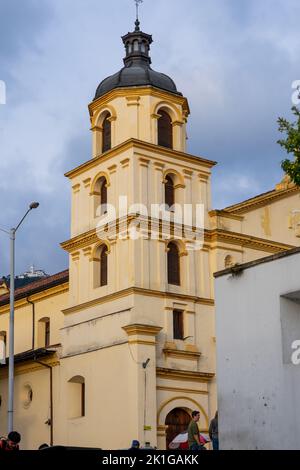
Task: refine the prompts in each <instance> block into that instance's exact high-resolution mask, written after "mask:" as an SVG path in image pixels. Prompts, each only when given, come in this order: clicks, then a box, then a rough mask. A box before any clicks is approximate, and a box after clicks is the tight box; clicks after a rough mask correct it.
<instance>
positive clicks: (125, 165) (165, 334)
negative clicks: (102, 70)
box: [61, 19, 214, 448]
mask: <svg viewBox="0 0 300 470" xmlns="http://www.w3.org/2000/svg"><path fill="white" fill-rule="evenodd" d="M122 40H123V43H124V47H125V58H124V66H123V67H122V68H121V70H119V71H118V72H117V73H115V74H114V75H112V76H110V77H108V78H106V79H104V80H103V81H102V82H101V83H100V85H99V86H98V88H97V90H96V94H95V97H94V99H93V101H92V103H91V104H90V105H89V114H90V121H91V132H92V142H93V145H92V156H91V158H90V159H89V160H88V161H86V162H84V163H82V164H81V165H80V166H78V167H77V168H75V169H73V170H71V171H69V172H68V173H67V174H66V176H67V177H68V178H69V180H70V182H71V187H72V209H71V210H72V212H71V238H70V239H69V240H68V241H66V242H64V243H62V247H63V249H65V250H66V251H67V252H68V253H69V260H70V287H69V306H68V308H67V309H66V310H65V311H64V314H65V327H64V328H63V330H62V336H63V338H62V344H63V351H62V371H63V372H62V373H63V374H64V378H65V381H68V380H69V378H70V377H74V376H75V377H77V376H80V377H83V378H84V381H85V396H86V401H87V404H86V416H85V417H84V418H83V419H82V421H78V422H77V423H76V426H75V424H74V422H71V421H70V420H68V419H67V417H66V421H65V422H66V429H65V430H64V432H66V434H68V435H70V436H73V441H72V442H76V438H77V437H76V436H78V434H79V435H80V436H81V437H82V436H85V435H88V436H89V441H88V442H89V446H91V444H92V442H91V441H93V440H94V441H95V442H94V445H95V446H98V447H99V446H100V447H102V448H107V446H110V445H111V442H112V440H113V441H114V442H115V444H116V448H124V447H126V446H128V444H129V442H130V439H132V438H136V439H139V440H140V441H141V442H150V443H151V444H152V445H158V446H159V447H160V448H164V447H165V446H166V439H167V436H166V425H165V419H164V418H163V414H162V415H161V416H160V417H158V412H159V410H162V409H163V408H162V406H163V403H164V402H166V401H168V400H169V399H172V395H170V393H169V392H168V390H169V389H170V388H172V387H170V381H171V382H172V380H175V383H176V382H177V384H176V387H177V388H178V390H184V389H185V388H187V389H188V388H189V389H191V386H190V384H189V382H187V378H188V377H190V378H191V380H193V377H199V380H200V382H199V384H200V385H201V386H200V385H199V387H200V388H201V387H204V388H205V387H207V382H208V380H210V378H209V377H210V375H209V370H211V368H212V364H211V362H210V359H209V358H204V359H203V360H202V359H201V344H200V339H199V335H198V330H197V328H198V327H199V326H201V324H202V323H201V321H202V320H201V318H200V319H199V318H198V315H200V313H199V312H200V308H202V304H201V299H203V298H209V297H211V292H210V285H209V284H208V283H207V282H205V281H204V278H203V276H202V272H203V270H205V269H207V267H208V264H209V261H208V253H207V252H206V251H193V250H189V247H190V246H191V243H192V242H191V240H190V239H189V238H190V237H189V235H186V234H185V236H184V237H179V236H178V234H177V236H175V232H176V227H175V228H174V223H173V229H172V231H171V234H170V236H169V237H166V236H165V235H164V233H163V232H164V230H163V224H164V222H163V220H162V219H161V218H160V216H158V217H157V218H156V219H155V221H154V224H153V226H154V227H155V230H154V232H155V236H152V233H150V232H151V230H150V227H153V226H152V225H151V221H150V214H151V207H152V205H158V206H161V205H163V206H164V205H166V206H167V207H168V208H169V207H171V206H173V205H174V204H178V205H179V206H182V207H183V206H184V205H185V204H190V205H195V204H197V203H202V204H203V205H204V211H205V213H206V212H207V211H208V210H210V170H211V167H212V166H213V165H214V162H211V161H209V160H205V159H203V158H200V157H196V156H193V155H189V154H188V153H186V125H187V119H188V116H189V105H188V101H187V99H186V98H185V97H184V96H183V95H182V94H181V93H180V92H179V91H178V90H177V88H176V85H175V83H174V81H173V80H172V79H171V78H170V77H169V76H167V75H165V74H163V73H159V72H156V71H155V70H153V69H152V67H151V58H150V46H151V44H152V36H151V35H149V34H146V33H144V32H142V31H141V29H140V23H139V20H138V19H137V21H136V23H135V28H134V31H133V32H130V33H128V34H126V35H125V36H123V37H122ZM120 197H121V198H123V199H122V200H123V201H124V198H126V204H127V208H129V207H130V208H131V209H130V211H128V212H124V210H123V209H124V208H121V205H120ZM141 207H142V208H144V209H141ZM109 208H114V210H115V218H114V220H109V221H107V222H105V224H103V223H102V221H103V220H106V216H107V214H108V212H109ZM167 210H169V212H170V214H171V219H172V209H167ZM99 224H100V226H101V230H99ZM132 224H133V225H134V226H137V227H138V228H139V230H140V232H142V233H143V236H140V237H132V236H131V235H132V232H131V231H130V228H131V226H132ZM175 225H176V224H175ZM191 230H192V228H191ZM201 361H202V362H201ZM172 371H182V372H180V373H178V372H176V373H175V372H174V373H173V372H172ZM203 371H204V372H203ZM172 374H173V375H172ZM174 374H175V375H174ZM197 374H198V375H197ZM203 374H204V375H203ZM211 376H212V375H211ZM174 377H175V379H174ZM202 378H203V381H202ZM81 380H82V379H81ZM203 384H204V385H203ZM169 395H170V397H169ZM179 395H180V396H181V397H182V395H184V394H183V393H180V394H179ZM197 397H198V398H199V397H200V399H201V403H199V407H201V409H203V410H204V412H203V414H202V418H201V419H202V420H203V423H202V425H203V428H206V427H207V420H208V411H207V410H208V407H209V404H208V395H207V394H205V393H203V394H202V395H201V394H199V395H197ZM62 400H63V398H62ZM178 400H179V401H178V403H179V402H180V400H181V401H182V398H179V397H178ZM61 406H62V413H66V411H65V409H67V404H64V403H63V402H62V405H61ZM115 410H117V412H118V416H115ZM165 412H166V410H165V409H164V411H163V413H165ZM114 420H118V423H119V430H118V432H119V434H118V435H117V436H116V435H115V436H114V438H113V439H112V436H110V435H109V431H108V430H109V429H110V427H111V423H112V422H113V421H114ZM160 420H162V421H163V422H160ZM78 428H80V431H81V432H80V433H78ZM75 429H76V432H77V433H76V432H75ZM91 429H97V430H98V431H99V434H98V435H97V436H95V432H94V431H93V432H92V433H91V431H90V430H91ZM101 430H102V431H101ZM98 431H97V432H98ZM90 434H91V435H90ZM80 445H83V443H82V442H81V443H80Z"/></svg>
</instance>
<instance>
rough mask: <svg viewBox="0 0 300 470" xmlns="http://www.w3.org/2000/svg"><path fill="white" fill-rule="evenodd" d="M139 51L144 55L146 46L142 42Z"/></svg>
mask: <svg viewBox="0 0 300 470" xmlns="http://www.w3.org/2000/svg"><path fill="white" fill-rule="evenodd" d="M141 51H142V52H143V53H144V54H145V53H146V44H145V43H144V42H142V45H141Z"/></svg>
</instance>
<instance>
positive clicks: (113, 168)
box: [107, 164, 118, 175]
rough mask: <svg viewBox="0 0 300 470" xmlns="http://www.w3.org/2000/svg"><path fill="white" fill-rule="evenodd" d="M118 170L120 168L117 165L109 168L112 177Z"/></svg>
mask: <svg viewBox="0 0 300 470" xmlns="http://www.w3.org/2000/svg"><path fill="white" fill-rule="evenodd" d="M117 168H118V167H117V165H116V164H114V165H111V166H109V167H108V168H107V169H108V171H109V173H110V174H111V175H112V174H113V173H116V171H117Z"/></svg>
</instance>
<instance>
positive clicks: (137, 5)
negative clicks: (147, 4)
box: [134, 0, 144, 20]
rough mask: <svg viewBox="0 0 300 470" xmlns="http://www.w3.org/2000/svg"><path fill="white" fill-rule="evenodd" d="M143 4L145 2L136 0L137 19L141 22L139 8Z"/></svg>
mask: <svg viewBox="0 0 300 470" xmlns="http://www.w3.org/2000/svg"><path fill="white" fill-rule="evenodd" d="M143 2H144V0H134V3H135V5H136V19H137V20H139V6H140V4H141V3H143Z"/></svg>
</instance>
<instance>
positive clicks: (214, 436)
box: [209, 411, 219, 450]
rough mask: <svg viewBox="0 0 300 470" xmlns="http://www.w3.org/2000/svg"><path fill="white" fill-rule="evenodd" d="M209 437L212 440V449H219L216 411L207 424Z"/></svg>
mask: <svg viewBox="0 0 300 470" xmlns="http://www.w3.org/2000/svg"><path fill="white" fill-rule="evenodd" d="M209 437H210V439H211V441H212V445H213V450H219V429H218V411H216V414H215V417H214V418H213V419H212V420H211V422H210V425H209Z"/></svg>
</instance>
